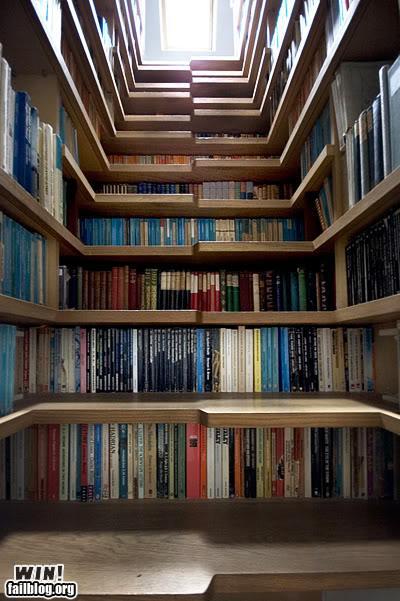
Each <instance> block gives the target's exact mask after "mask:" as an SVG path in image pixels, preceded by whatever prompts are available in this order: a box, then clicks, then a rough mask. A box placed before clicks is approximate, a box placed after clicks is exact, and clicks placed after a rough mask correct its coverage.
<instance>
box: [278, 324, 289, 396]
mask: <svg viewBox="0 0 400 601" xmlns="http://www.w3.org/2000/svg"><path fill="white" fill-rule="evenodd" d="M279 369H280V383H281V385H280V389H281V392H290V374H289V331H288V328H283V327H282V328H279Z"/></svg>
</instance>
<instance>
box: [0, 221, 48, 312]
mask: <svg viewBox="0 0 400 601" xmlns="http://www.w3.org/2000/svg"><path fill="white" fill-rule="evenodd" d="M46 259H47V257H46V239H45V238H43V236H40V234H37V233H33V232H30V231H29V230H27V229H26V228H24V227H23V226H22V225H20V224H19V223H17V222H16V221H14V220H13V219H11V218H10V217H8V216H7V215H5V214H4V213H3V212H2V211H0V293H1V294H6V295H7V296H12V297H14V298H19V299H22V300H25V301H30V302H33V303H40V304H43V303H45V302H46Z"/></svg>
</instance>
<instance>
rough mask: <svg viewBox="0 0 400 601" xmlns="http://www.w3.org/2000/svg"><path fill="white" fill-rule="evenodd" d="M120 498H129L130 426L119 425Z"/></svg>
mask: <svg viewBox="0 0 400 601" xmlns="http://www.w3.org/2000/svg"><path fill="white" fill-rule="evenodd" d="M118 429H119V498H120V499H127V498H128V425H127V424H119V426H118Z"/></svg>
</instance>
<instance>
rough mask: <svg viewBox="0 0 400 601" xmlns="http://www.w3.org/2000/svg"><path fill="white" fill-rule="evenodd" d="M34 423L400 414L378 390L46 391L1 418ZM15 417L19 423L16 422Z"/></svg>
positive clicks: (356, 421)
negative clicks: (256, 391) (383, 398)
mask: <svg viewBox="0 0 400 601" xmlns="http://www.w3.org/2000/svg"><path fill="white" fill-rule="evenodd" d="M22 415H23V420H24V421H23V426H22V427H23V428H25V427H28V426H29V425H32V424H53V423H59V424H73V423H78V424H79V423H110V422H116V423H138V422H139V423H141V422H148V423H201V424H203V425H204V426H208V427H222V426H229V427H282V428H283V427H299V428H302V427H338V428H339V427H371V428H373V427H382V423H383V422H382V420H383V418H385V420H387V423H388V424H389V425H390V427H388V429H389V430H390V431H392V432H396V433H400V414H398V413H396V412H395V411H394V410H392V409H391V408H388V407H387V405H385V404H382V403H381V402H380V401H379V397H378V396H377V395H375V394H373V393H365V394H349V393H343V392H342V393H332V394H327V393H286V394H285V393H276V394H272V393H271V394H267V393H168V392H163V393H97V394H94V393H88V394H80V393H69V394H68V393H63V394H55V393H47V394H46V393H41V394H28V395H25V397H24V400H23V401H18V402H17V403H16V411H15V412H14V413H12V414H11V415H8V416H6V417H3V418H0V437H5V436H9V434H10V433H11V432H17V431H18V430H19V429H21V422H20V420H21V419H22V417H21V416H22ZM13 419H15V422H13Z"/></svg>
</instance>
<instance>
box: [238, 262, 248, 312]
mask: <svg viewBox="0 0 400 601" xmlns="http://www.w3.org/2000/svg"><path fill="white" fill-rule="evenodd" d="M239 307H240V310H241V311H248V310H249V309H248V302H247V279H246V273H245V272H244V271H240V272H239Z"/></svg>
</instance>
